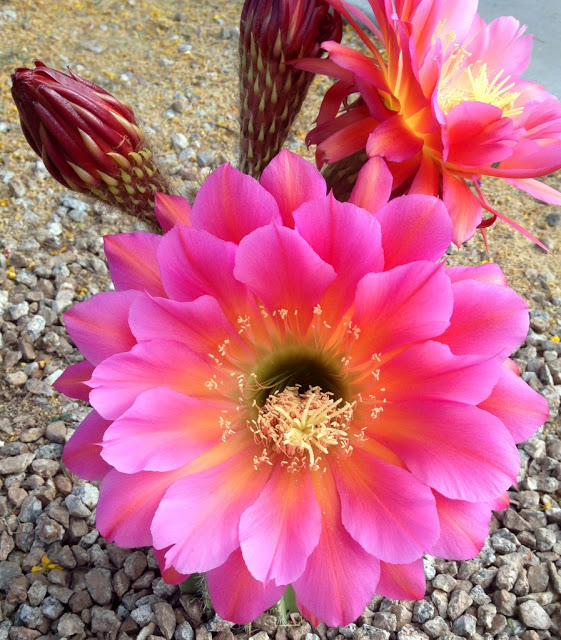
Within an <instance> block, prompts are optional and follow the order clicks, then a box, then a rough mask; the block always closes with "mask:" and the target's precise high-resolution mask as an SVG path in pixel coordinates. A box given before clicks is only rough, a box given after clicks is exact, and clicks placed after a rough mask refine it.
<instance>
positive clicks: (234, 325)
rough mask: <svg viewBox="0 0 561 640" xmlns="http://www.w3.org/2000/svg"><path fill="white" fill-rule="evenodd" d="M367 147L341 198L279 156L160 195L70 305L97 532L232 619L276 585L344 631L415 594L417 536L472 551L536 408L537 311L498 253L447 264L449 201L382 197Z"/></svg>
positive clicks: (72, 376)
mask: <svg viewBox="0 0 561 640" xmlns="http://www.w3.org/2000/svg"><path fill="white" fill-rule="evenodd" d="M379 164H383V161H382V160H381V159H380V158H373V159H372V160H370V161H369V164H368V168H373V169H374V173H373V175H374V176H375V177H377V179H378V182H377V183H374V181H373V180H367V179H363V178H366V173H364V174H363V175H362V176H361V178H360V179H359V181H358V182H357V185H356V187H355V189H354V191H353V194H352V196H351V200H350V202H348V203H341V202H338V201H337V200H336V199H335V198H334V197H333V196H332V195H331V194H327V193H326V183H325V180H324V179H323V177H322V176H321V174H320V173H319V171H318V170H317V169H315V168H314V167H313V166H312V165H311V164H309V163H308V162H306V161H305V160H303V159H302V158H300V157H298V156H296V155H293V154H291V153H290V152H288V151H282V152H281V153H280V154H279V155H278V156H276V157H275V158H274V159H273V160H272V161H271V163H270V164H269V165H268V166H267V168H266V169H265V170H264V172H263V174H262V177H261V183H258V182H257V181H256V180H255V179H254V178H252V177H250V176H247V175H244V174H242V173H241V172H239V171H237V170H236V169H233V168H232V167H231V166H230V165H223V166H221V167H220V168H219V169H217V170H216V171H215V172H214V173H213V174H211V175H210V177H209V178H208V179H207V181H206V182H205V183H204V184H203V186H202V188H201V190H200V191H199V193H198V195H197V198H196V200H195V202H194V204H193V206H192V208H191V207H190V206H189V204H188V203H187V201H186V200H183V199H182V198H180V197H178V196H158V199H157V203H156V214H157V216H158V219H159V221H160V223H161V224H162V227H163V228H164V229H165V230H166V233H165V235H164V236H157V235H152V234H149V233H142V232H141V233H134V234H124V235H117V236H110V237H107V238H106V244H105V248H106V254H107V258H108V261H109V266H110V270H111V274H112V277H113V282H114V284H115V289H116V291H111V292H105V293H99V294H97V295H95V296H94V297H93V298H91V299H90V300H87V301H86V302H82V303H80V304H78V305H76V306H75V307H74V308H73V309H72V310H70V311H69V312H68V313H67V314H66V327H67V330H68V332H69V334H70V336H71V337H72V339H73V340H74V342H75V343H76V345H77V346H78V347H79V349H80V350H81V352H82V353H83V355H84V357H85V358H86V360H84V361H83V362H81V363H79V364H76V365H73V366H72V367H70V368H69V369H68V370H67V371H66V372H65V374H63V376H62V377H61V378H60V379H59V381H58V384H57V387H58V389H59V390H60V391H62V392H64V393H66V394H67V395H69V396H71V397H76V398H81V399H84V400H88V401H89V402H90V403H91V405H92V406H93V408H94V410H93V411H92V412H91V413H90V415H89V416H88V417H87V418H86V420H85V421H84V422H83V423H82V424H81V425H80V426H79V427H78V430H77V431H76V433H75V435H73V436H72V438H71V439H70V441H69V442H68V444H67V445H66V447H65V450H64V458H63V459H64V462H65V463H66V464H67V465H68V467H69V468H70V469H71V470H72V471H73V472H74V473H77V474H79V475H81V476H83V477H85V478H89V479H95V480H101V491H100V498H99V505H98V509H97V526H98V528H99V531H100V532H101V533H102V535H103V536H105V538H106V539H107V540H108V541H114V542H115V543H116V544H118V545H120V546H123V547H135V546H145V545H153V547H154V548H155V552H156V556H157V558H158V559H159V561H160V564H161V568H162V573H163V576H164V578H165V579H166V580H168V581H170V582H175V583H177V582H179V581H181V580H183V579H185V577H186V576H187V575H189V574H191V573H194V572H206V575H207V579H208V586H209V591H210V597H211V599H212V602H213V605H214V607H215V609H216V611H217V612H218V613H219V615H220V616H221V617H223V618H225V619H228V620H232V621H235V622H237V623H240V624H241V623H247V622H250V621H251V620H253V619H254V618H255V617H256V616H258V615H259V614H260V613H261V612H263V611H264V610H266V609H267V608H269V607H271V606H272V605H273V604H274V603H276V602H277V601H278V600H279V599H280V598H281V597H282V595H283V593H284V591H285V589H286V586H287V585H292V587H293V589H294V592H295V594H296V598H297V602H298V604H299V606H300V608H301V611H302V612H303V613H304V615H306V616H307V617H309V618H310V619H311V620H313V621H315V622H317V621H318V620H323V621H325V622H326V623H327V624H329V625H335V626H337V625H340V624H346V623H349V622H351V621H353V620H355V619H356V618H357V617H358V616H359V615H360V613H361V612H362V611H363V609H364V608H365V606H366V605H367V604H368V603H369V601H370V600H371V598H372V597H373V595H374V594H375V593H380V594H383V595H385V596H388V597H391V598H408V599H412V598H421V597H423V595H424V591H425V580H424V572H423V562H422V554H423V552H429V553H433V554H440V555H442V556H445V557H447V558H455V559H465V558H471V557H473V556H474V555H476V554H477V553H478V551H479V550H480V549H481V547H482V545H483V543H484V541H485V538H486V536H487V532H488V524H489V521H490V517H491V509H492V508H494V507H496V505H497V504H498V502H497V501H500V500H501V499H502V497H503V496H504V494H505V492H506V490H507V489H508V488H509V486H510V485H511V484H512V483H513V482H515V481H516V476H517V472H518V468H519V455H518V451H517V448H516V446H515V443H516V442H520V441H523V440H525V439H526V438H528V437H529V436H530V435H531V434H532V433H533V432H534V431H535V429H536V428H537V427H538V426H539V425H541V424H542V423H543V422H544V420H545V419H546V416H547V403H546V402H545V400H544V399H543V398H542V397H541V396H539V395H538V394H537V393H535V392H534V391H533V390H532V389H531V388H530V387H528V386H527V385H526V384H525V383H524V382H523V381H522V380H521V379H520V378H519V377H518V375H517V374H516V371H514V370H513V365H512V363H511V362H510V361H509V360H508V355H509V354H510V353H511V352H512V351H513V350H514V349H515V348H516V347H517V346H518V345H519V344H520V343H521V342H522V341H523V340H524V338H525V336H526V332H527V329H528V313H527V307H526V304H525V303H524V301H523V300H522V299H521V298H520V297H519V296H518V295H517V294H516V293H514V291H512V290H511V289H509V288H508V287H507V286H506V282H505V278H504V275H503V274H502V272H501V271H500V269H499V268H498V267H497V266H496V265H493V264H486V265H483V266H480V267H454V268H447V267H446V265H445V264H444V263H442V262H439V260H440V258H441V257H442V255H443V253H444V251H445V250H446V248H447V247H448V246H449V243H450V241H451V237H452V227H451V223H450V218H449V216H448V214H447V213H446V210H445V208H444V205H443V203H442V202H441V201H440V200H438V199H437V198H434V197H432V196H426V195H411V196H404V197H401V198H396V199H394V200H392V201H391V202H389V203H388V202H387V199H388V196H389V193H390V188H391V179H392V178H391V174H390V173H389V170H387V168H385V171H384V167H382V168H380V167H379V166H375V165H379ZM366 205H368V207H369V208H362V206H366Z"/></svg>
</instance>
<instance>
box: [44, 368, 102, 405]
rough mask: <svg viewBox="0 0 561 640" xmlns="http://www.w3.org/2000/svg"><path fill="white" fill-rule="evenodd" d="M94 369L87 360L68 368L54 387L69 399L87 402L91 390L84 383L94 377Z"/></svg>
mask: <svg viewBox="0 0 561 640" xmlns="http://www.w3.org/2000/svg"><path fill="white" fill-rule="evenodd" d="M93 369H94V368H93V365H92V363H91V362H88V361H87V360H84V361H82V362H77V363H76V364H73V365H71V366H70V367H68V369H66V371H63V373H62V375H61V376H59V377H58V378H57V379H56V381H55V383H54V384H53V387H54V388H55V389H56V390H57V391H59V392H60V393H64V395H65V396H68V397H69V398H76V400H83V401H84V402H87V401H88V398H89V395H90V388H89V387H88V386H86V385H85V384H84V382H86V381H87V380H89V379H90V378H91V377H92V372H93Z"/></svg>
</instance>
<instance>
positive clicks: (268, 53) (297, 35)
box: [240, 0, 342, 177]
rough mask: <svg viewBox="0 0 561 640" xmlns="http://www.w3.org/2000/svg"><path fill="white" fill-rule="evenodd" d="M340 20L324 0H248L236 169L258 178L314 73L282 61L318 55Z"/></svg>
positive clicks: (243, 27)
mask: <svg viewBox="0 0 561 640" xmlns="http://www.w3.org/2000/svg"><path fill="white" fill-rule="evenodd" d="M341 35H342V22H341V17H340V16H339V14H338V13H332V12H330V7H329V4H328V3H327V1H326V0H246V1H245V3H244V6H243V10H242V17H241V22H240V103H241V140H240V147H241V148H240V169H241V170H242V171H244V172H245V173H248V174H250V175H253V176H255V177H259V176H260V175H261V172H262V171H263V169H264V168H265V167H266V166H267V164H268V163H269V162H270V161H271V160H272V158H273V157H274V156H275V155H276V154H277V153H278V152H279V151H280V149H281V147H282V144H283V142H284V141H285V139H286V136H287V135H288V132H289V131H290V127H291V125H292V123H293V121H294V118H295V117H296V115H297V114H298V112H299V111H300V107H301V106H302V103H303V102H304V98H305V97H306V94H307V92H308V88H309V86H310V83H311V81H312V79H313V76H314V74H313V73H310V72H308V71H302V70H300V69H295V68H294V67H292V66H290V65H287V64H286V63H287V62H289V61H292V60H296V59H298V58H313V57H320V56H321V53H322V51H321V47H320V45H321V43H322V42H324V41H325V40H336V41H340V40H341Z"/></svg>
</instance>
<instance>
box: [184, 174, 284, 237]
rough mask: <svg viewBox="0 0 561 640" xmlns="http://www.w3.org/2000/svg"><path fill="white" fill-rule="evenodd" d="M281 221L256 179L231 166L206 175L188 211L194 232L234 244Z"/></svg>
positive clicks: (270, 198) (270, 196) (274, 203)
mask: <svg viewBox="0 0 561 640" xmlns="http://www.w3.org/2000/svg"><path fill="white" fill-rule="evenodd" d="M280 221H281V218H280V213H279V208H278V206H277V203H276V201H275V199H274V198H273V196H272V195H271V194H270V193H268V192H267V191H266V190H265V189H264V188H263V187H262V186H261V185H260V184H259V183H258V182H257V180H255V178H252V177H251V176H248V175H245V174H244V173H241V172H240V171H238V170H237V169H234V168H233V167H232V166H231V165H230V164H223V165H221V166H220V167H218V169H216V171H213V172H212V173H211V174H210V175H209V177H208V178H207V179H206V180H205V182H204V184H203V186H202V187H201V188H200V190H199V193H198V194H197V197H196V198H195V202H194V203H193V209H192V211H191V224H192V225H193V227H194V228H195V229H199V230H203V231H208V232H209V233H211V234H212V235H214V236H216V237H218V238H220V239H222V240H226V241H227V242H235V243H236V244H238V243H239V242H240V240H241V239H242V238H244V237H245V236H246V235H247V234H248V233H251V232H252V231H254V230H255V229H258V228H259V227H262V226H264V225H267V224H269V223H270V222H278V223H280Z"/></svg>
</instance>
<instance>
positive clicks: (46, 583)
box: [0, 0, 561, 640]
mask: <svg viewBox="0 0 561 640" xmlns="http://www.w3.org/2000/svg"><path fill="white" fill-rule="evenodd" d="M240 8H241V2H239V1H235V2H230V3H227V4H224V3H223V2H218V1H217V0H215V1H210V2H205V3H200V2H196V1H195V0H188V1H185V0H182V1H179V0H178V1H173V0H165V1H162V2H158V3H157V4H156V3H150V2H141V1H139V0H129V1H128V2H112V1H107V0H96V1H93V0H92V1H89V2H78V1H76V2H74V1H69V0H59V2H57V3H56V4H55V3H50V2H40V1H39V2H31V1H28V0H18V1H14V2H11V3H10V4H3V5H2V6H1V7H0V32H1V35H2V40H1V44H0V68H1V71H2V78H3V79H4V80H3V81H2V83H0V250H1V253H0V441H1V442H0V612H1V615H0V640H3V639H7V638H9V639H10V640H28V639H29V640H34V639H36V638H40V639H41V640H50V639H55V638H69V639H71V640H81V639H83V638H87V637H94V638H103V639H116V638H119V639H120V640H127V638H138V639H140V640H143V639H145V640H146V639H149V640H160V639H161V638H165V639H167V640H170V639H171V638H174V639H176V640H234V639H238V640H245V639H246V638H252V639H254V640H268V639H269V638H273V637H275V638H276V639H277V640H287V639H288V640H406V639H408V640H427V639H431V640H432V639H435V640H436V639H439V638H441V639H443V640H458V639H459V638H471V639H473V640H481V639H484V640H491V639H492V638H496V639H497V640H507V639H510V638H518V639H520V640H542V639H543V640H546V639H549V638H559V637H561V532H560V526H561V494H560V492H559V486H560V482H561V441H560V440H559V427H560V426H561V418H560V417H559V404H560V392H561V342H559V339H558V338H559V337H561V317H560V310H561V269H560V262H559V257H558V255H557V254H558V252H559V251H560V250H561V215H560V213H559V210H557V209H555V208H554V207H548V206H545V205H543V203H540V202H538V201H536V200H534V199H533V198H531V197H529V196H526V195H525V194H520V193H518V192H515V191H514V190H513V189H511V188H510V187H509V186H507V185H506V186H505V185H502V184H501V183H500V182H498V181H484V188H485V189H486V191H487V192H488V193H489V194H490V197H491V199H492V201H493V203H494V205H495V206H498V207H499V208H500V209H501V210H503V211H505V213H507V214H508V215H509V216H511V217H513V218H514V219H515V220H516V221H517V222H519V223H520V224H522V225H523V226H526V227H527V228H528V229H529V230H530V231H531V232H532V233H534V234H535V235H537V236H538V237H539V238H540V239H541V240H542V241H544V242H546V243H547V245H548V246H549V247H550V249H552V250H553V252H554V253H553V255H551V254H545V253H544V252H543V251H541V250H539V249H538V248H536V247H535V246H533V245H532V244H531V242H530V241H528V240H527V239H525V238H523V237H522V236H521V235H519V234H517V233H516V232H514V231H513V230H512V229H511V228H509V227H508V226H506V225H505V224H497V225H495V226H494V227H493V228H492V229H491V230H490V232H489V242H490V247H491V252H492V253H491V255H489V254H487V252H486V251H485V247H484V245H483V243H482V241H481V239H480V238H479V237H476V238H475V239H474V240H472V241H470V242H469V243H468V244H467V246H465V247H463V248H462V249H461V250H456V249H455V248H451V249H450V250H449V254H450V255H449V257H448V262H449V264H477V263H480V262H482V261H484V260H489V259H493V260H495V261H496V262H498V263H499V264H500V265H501V267H502V268H503V270H504V271H505V273H506V274H507V277H508V278H509V281H510V284H511V286H513V287H514V288H515V289H516V290H517V291H518V292H519V293H520V294H521V295H522V296H523V297H524V298H525V299H526V300H527V302H528V304H529V306H530V309H531V312H530V318H531V329H530V332H529V335H528V338H527V340H526V342H525V344H524V345H522V346H521V347H520V349H518V350H517V352H516V353H515V354H513V358H514V360H515V362H516V363H517V364H518V366H519V367H520V371H521V374H522V376H523V377H524V379H525V380H526V381H527V382H528V384H530V385H531V386H532V387H533V388H535V389H536V390H537V391H539V392H540V393H541V394H542V395H544V397H546V398H547V400H548V403H549V407H550V419H549V421H548V422H547V423H546V425H545V426H544V427H542V429H540V431H539V432H538V433H537V434H536V435H535V436H534V437H532V438H531V439H530V440H529V441H528V442H526V443H524V444H522V445H520V447H519V449H520V454H521V458H522V467H521V471H520V476H519V482H518V485H517V486H516V487H513V488H512V490H511V491H510V497H511V505H510V507H509V508H508V509H506V510H505V511H503V512H499V513H496V514H495V516H494V517H493V520H492V523H491V528H490V537H489V539H488V541H487V543H486V545H485V547H484V549H483V551H482V552H481V554H480V555H479V556H478V557H477V558H475V559H473V560H469V561H465V562H449V561H446V560H443V559H439V558H433V557H426V558H425V575H426V578H427V593H426V597H425V599H424V600H422V601H419V602H408V601H394V600H389V599H386V598H382V597H378V596H375V597H374V598H373V600H372V602H371V603H370V604H369V606H368V608H367V609H366V610H365V611H364V613H363V614H362V615H361V616H360V618H359V619H358V620H357V621H356V623H353V624H349V625H347V626H346V627H339V628H328V627H326V626H325V625H323V624H320V625H319V626H318V628H313V627H312V626H311V625H310V624H309V623H308V622H306V621H303V620H299V619H298V618H297V617H296V618H295V619H294V620H293V621H292V623H291V624H290V625H289V626H287V627H283V626H281V627H279V626H277V621H276V619H275V618H274V616H271V615H269V614H263V615H262V616H260V618H259V619H258V620H257V621H255V622H254V623H253V624H252V625H251V626H248V627H239V626H234V625H231V624H230V623H228V622H225V621H223V620H221V619H220V618H218V617H217V616H215V615H213V614H211V613H209V612H208V611H205V608H204V606H203V603H202V602H201V601H200V600H199V599H197V598H195V597H193V596H189V595H183V594H181V592H180V591H179V589H178V588H177V587H173V586H169V585H166V584H164V583H163V581H162V579H161V577H160V574H159V571H158V566H157V563H156V561H155V558H154V556H153V553H152V552H151V551H150V550H147V549H142V550H125V549H119V548H117V547H115V545H113V544H107V543H106V542H105V541H104V540H103V538H102V537H101V536H100V535H99V533H98V532H97V531H96V530H95V507H96V501H97V496H98V489H97V486H95V484H93V483H89V482H85V481H84V480H81V479H79V478H77V477H75V476H73V475H72V474H70V472H69V471H68V470H67V469H66V468H65V467H64V465H62V463H61V451H62V445H63V444H64V442H65V441H66V440H67V439H68V438H69V437H70V436H71V435H72V433H73V431H74V430H75V428H76V427H77V426H78V424H79V423H80V421H81V420H82V419H83V418H84V417H85V416H86V415H87V413H88V407H87V406H86V405H85V404H83V403H81V402H75V401H70V400H68V399H67V398H65V397H63V396H60V395H59V394H58V393H56V392H54V391H53V389H52V386H51V385H52V382H53V381H54V380H55V379H56V378H57V377H58V375H60V373H61V372H62V371H63V370H64V369H65V368H66V367H67V366H68V365H69V364H72V363H73V362H77V361H78V360H80V359H81V356H80V355H79V353H78V351H77V350H76V348H75V347H74V345H73V344H72V342H71V340H70V339H69V337H68V336H67V335H66V332H65V330H64V323H63V319H62V314H63V313H64V311H66V310H67V309H69V308H70V307H71V306H72V305H73V304H75V303H76V302H78V301H80V300H84V299H86V298H88V297H90V296H92V295H94V294H95V293H96V292H98V291H104V290H107V289H110V288H111V284H110V280H109V275H108V271H107V265H106V261H105V257H104V254H103V242H102V236H103V235H104V234H108V233H117V232H123V231H132V230H134V229H138V228H142V225H141V224H140V223H138V222H137V221H135V220H131V219H127V218H125V217H123V216H122V215H121V214H120V213H118V212H116V211H114V210H109V209H107V208H106V207H105V206H104V205H101V204H99V203H97V202H93V201H91V200H87V199H84V198H81V197H79V196H75V195H74V194H71V193H70V192H68V191H65V190H64V189H63V188H62V187H59V185H58V184H56V183H55V182H54V181H53V180H51V179H50V178H49V177H48V175H47V174H46V172H45V169H44V167H43V165H42V163H41V161H39V160H38V159H37V158H36V157H35V155H34V154H33V152H31V150H30V149H29V148H28V147H27V145H26V143H25V140H24V138H23V136H22V134H21V131H20V128H19V124H18V118H17V113H16V112H15V108H14V107H13V105H12V103H11V99H10V96H9V85H10V83H9V80H8V78H9V74H10V73H11V72H12V70H13V68H14V67H16V66H30V64H31V62H32V60H33V59H34V58H35V57H38V58H41V59H42V60H43V61H44V62H46V63H47V64H49V65H51V66H57V67H62V66H64V65H65V64H68V63H70V64H71V65H72V66H73V68H74V69H75V70H76V71H77V72H78V73H80V74H82V75H84V76H85V77H88V78H89V79H91V80H93V81H95V82H97V83H99V84H101V85H103V86H104V87H105V88H106V89H108V90H109V91H112V92H113V93H114V94H116V95H117V96H119V97H122V98H123V99H126V100H127V101H129V102H130V103H131V104H133V105H134V108H135V111H136V114H137V117H138V118H139V120H140V121H141V122H142V124H143V126H144V128H145V129H146V131H147V132H148V136H149V138H150V140H151V143H152V147H153V150H154V152H155V154H156V156H157V157H158V158H159V161H160V163H161V165H162V166H163V167H164V171H166V172H167V173H168V174H169V175H171V176H172V179H173V180H174V181H175V182H174V184H175V187H176V188H177V190H178V192H181V193H186V194H187V193H192V191H193V189H194V188H196V185H197V184H198V183H199V182H200V181H201V180H202V179H203V178H204V176H205V175H206V174H207V173H208V171H209V170H210V169H211V168H213V167H215V166H217V165H218V164H220V163H221V162H224V161H225V160H229V159H232V160H233V159H235V157H236V136H237V101H236V91H237V79H236V69H237V61H236V56H237V22H238V19H239V11H240ZM327 86H328V85H327V83H326V81H324V80H317V81H316V82H315V83H314V85H313V88H312V96H311V102H310V105H311V106H309V107H308V108H307V109H305V111H304V113H303V116H302V117H301V118H300V119H299V121H298V123H297V125H296V129H295V132H294V134H293V135H292V136H291V137H290V138H289V141H288V146H289V148H291V149H293V150H295V151H298V152H300V153H302V154H303V155H306V156H307V157H311V154H310V153H309V152H308V151H307V150H306V149H305V147H304V144H303V138H304V134H305V131H306V130H307V128H309V127H310V125H311V122H312V120H313V117H314V109H317V101H318V96H319V95H320V94H321V92H322V91H325V88H326V87H327ZM547 181H548V183H549V184H551V185H552V186H556V187H557V188H559V187H560V186H561V176H560V175H559V174H557V175H554V176H552V177H550V178H548V179H547ZM45 556H46V557H47V558H48V560H45ZM45 562H46V565H45Z"/></svg>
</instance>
